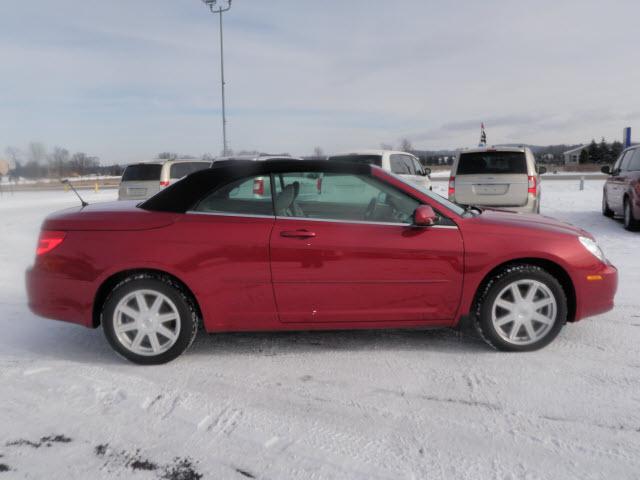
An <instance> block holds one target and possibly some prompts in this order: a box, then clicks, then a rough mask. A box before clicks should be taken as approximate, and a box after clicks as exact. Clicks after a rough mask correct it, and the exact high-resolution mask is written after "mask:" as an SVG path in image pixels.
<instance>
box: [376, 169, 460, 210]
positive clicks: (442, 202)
mask: <svg viewBox="0 0 640 480" xmlns="http://www.w3.org/2000/svg"><path fill="white" fill-rule="evenodd" d="M386 173H387V174H389V175H391V176H392V177H393V178H395V179H396V180H399V181H401V182H402V183H405V184H407V185H409V186H410V187H411V188H416V186H415V185H413V184H411V183H410V182H409V181H408V180H407V179H406V178H404V177H401V176H400V175H396V174H395V173H391V172H386ZM419 190H420V193H422V194H424V195H426V196H427V197H429V198H431V199H432V200H434V201H436V202H437V203H439V204H440V205H442V206H443V207H445V208H447V209H448V210H451V211H452V212H453V213H455V214H456V215H460V216H462V215H464V214H465V212H466V210H465V209H464V208H462V207H461V206H460V205H458V204H457V203H453V202H451V201H449V200H448V199H446V198H445V197H443V196H441V195H438V194H437V193H433V192H432V191H429V190H423V189H419Z"/></svg>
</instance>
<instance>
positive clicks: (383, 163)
mask: <svg viewBox="0 0 640 480" xmlns="http://www.w3.org/2000/svg"><path fill="white" fill-rule="evenodd" d="M329 160H338V161H348V162H357V163H368V164H370V165H377V166H378V167H381V168H382V169H383V170H386V171H387V172H391V173H395V174H396V175H399V176H400V177H402V178H403V179H405V180H406V181H407V182H409V183H411V184H412V185H414V186H416V187H418V188H421V189H423V190H432V186H431V178H430V177H429V175H430V174H431V169H430V168H426V167H423V166H422V164H421V163H420V160H418V157H416V156H415V155H411V154H410V153H406V152H398V151H393V150H357V151H353V152H347V153H340V154H338V155H332V156H330V157H329Z"/></svg>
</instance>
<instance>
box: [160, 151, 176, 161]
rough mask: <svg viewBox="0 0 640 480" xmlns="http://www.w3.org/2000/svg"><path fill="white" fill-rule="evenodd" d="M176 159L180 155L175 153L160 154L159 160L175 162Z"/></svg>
mask: <svg viewBox="0 0 640 480" xmlns="http://www.w3.org/2000/svg"><path fill="white" fill-rule="evenodd" d="M176 158H178V154H177V153H173V152H160V153H159V154H158V159H159V160H175V159H176Z"/></svg>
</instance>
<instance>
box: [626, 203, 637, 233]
mask: <svg viewBox="0 0 640 480" xmlns="http://www.w3.org/2000/svg"><path fill="white" fill-rule="evenodd" d="M639 226H640V221H638V220H636V218H635V217H634V216H633V209H632V208H631V201H630V200H629V199H628V198H625V199H624V228H626V229H627V230H629V231H634V230H637V229H638V227H639Z"/></svg>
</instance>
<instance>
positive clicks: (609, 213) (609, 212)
mask: <svg viewBox="0 0 640 480" xmlns="http://www.w3.org/2000/svg"><path fill="white" fill-rule="evenodd" d="M602 215H604V216H605V217H609V218H611V217H613V210H611V209H610V208H609V204H608V203H607V196H606V194H605V193H604V192H602Z"/></svg>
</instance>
